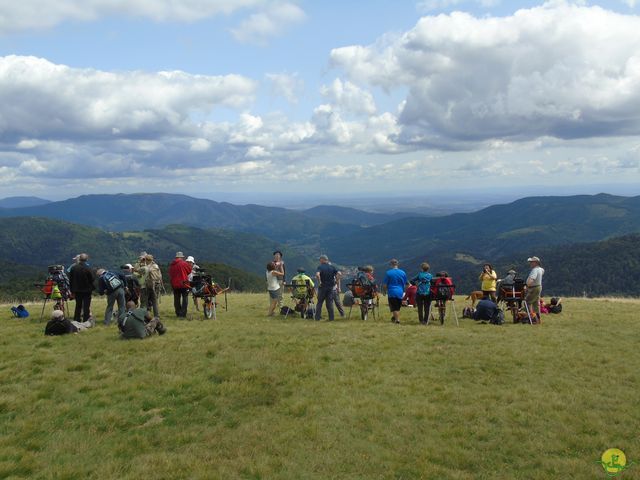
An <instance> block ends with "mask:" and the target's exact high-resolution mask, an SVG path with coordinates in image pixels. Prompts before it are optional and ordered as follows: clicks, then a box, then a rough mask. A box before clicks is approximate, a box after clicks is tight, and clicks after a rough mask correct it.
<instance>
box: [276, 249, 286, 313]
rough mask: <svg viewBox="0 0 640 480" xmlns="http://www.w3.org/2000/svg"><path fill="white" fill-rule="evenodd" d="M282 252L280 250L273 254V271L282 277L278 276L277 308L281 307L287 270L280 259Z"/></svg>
mask: <svg viewBox="0 0 640 480" xmlns="http://www.w3.org/2000/svg"><path fill="white" fill-rule="evenodd" d="M282 256H283V255H282V252H281V251H280V250H276V251H275V252H273V264H274V265H275V269H276V271H277V272H279V273H281V274H282V275H278V283H279V284H280V297H278V306H282V295H283V294H284V283H285V278H286V276H287V270H286V267H285V266H284V260H283V259H282Z"/></svg>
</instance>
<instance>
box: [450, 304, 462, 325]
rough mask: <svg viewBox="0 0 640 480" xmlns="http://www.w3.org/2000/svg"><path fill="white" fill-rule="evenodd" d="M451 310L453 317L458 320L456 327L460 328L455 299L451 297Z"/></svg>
mask: <svg viewBox="0 0 640 480" xmlns="http://www.w3.org/2000/svg"><path fill="white" fill-rule="evenodd" d="M451 308H452V309H453V316H454V317H455V319H456V326H458V327H459V326H460V323H458V312H456V304H455V299H454V298H453V297H451Z"/></svg>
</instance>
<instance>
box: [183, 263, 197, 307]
mask: <svg viewBox="0 0 640 480" xmlns="http://www.w3.org/2000/svg"><path fill="white" fill-rule="evenodd" d="M185 262H187V263H188V264H189V265H191V272H189V275H188V276H187V280H188V281H189V287H190V288H193V284H192V282H193V276H194V275H195V274H197V273H198V270H200V267H199V266H198V265H196V259H195V258H193V257H192V256H191V255H189V256H188V257H187V259H186V260H185ZM193 305H194V306H195V307H196V310H197V311H200V305H199V304H198V297H196V296H195V295H194V297H193Z"/></svg>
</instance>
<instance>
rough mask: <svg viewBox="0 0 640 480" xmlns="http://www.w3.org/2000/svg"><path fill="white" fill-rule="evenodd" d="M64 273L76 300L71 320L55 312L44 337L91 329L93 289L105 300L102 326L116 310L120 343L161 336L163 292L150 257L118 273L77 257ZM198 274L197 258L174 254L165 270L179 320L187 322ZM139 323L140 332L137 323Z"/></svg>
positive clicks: (143, 256) (142, 255) (83, 255)
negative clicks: (191, 283)
mask: <svg viewBox="0 0 640 480" xmlns="http://www.w3.org/2000/svg"><path fill="white" fill-rule="evenodd" d="M73 261H74V263H73V265H71V266H70V267H69V269H68V270H67V274H68V279H69V290H70V292H71V296H72V298H73V299H75V310H74V315H73V320H71V319H66V318H64V313H63V312H62V311H60V310H54V312H53V315H52V318H51V321H50V323H51V325H50V328H48V329H45V333H47V334H55V333H53V332H62V333H72V332H78V331H82V330H85V329H87V328H90V327H92V326H94V325H95V319H94V317H93V315H92V312H91V298H92V295H93V292H94V291H95V290H97V291H98V293H99V294H100V295H106V297H107V306H106V309H105V312H104V325H105V326H108V325H110V324H111V322H112V319H113V317H114V313H113V310H114V307H115V306H116V305H117V313H116V314H115V317H116V319H117V323H118V327H119V328H120V331H121V335H122V337H123V338H145V337H147V336H149V335H150V334H151V333H153V332H158V333H161V334H162V333H164V332H165V331H166V329H165V328H164V326H163V325H162V323H161V322H160V312H159V308H158V301H159V297H160V293H161V291H162V289H163V288H164V287H163V280H162V272H161V270H160V266H159V265H158V264H157V263H156V262H155V259H154V257H153V255H151V254H149V253H147V252H142V253H140V255H139V257H138V261H137V262H135V263H134V264H130V263H127V264H125V265H122V266H121V267H120V271H119V272H114V271H110V270H106V269H104V268H98V269H95V270H94V269H92V268H91V266H90V265H89V255H87V254H86V253H81V254H79V255H77V256H76V257H74V258H73ZM197 271H198V266H197V265H196V264H195V259H194V258H193V257H192V256H189V257H186V258H185V255H184V254H183V253H182V252H176V255H175V259H174V260H173V261H172V262H171V264H170V265H169V279H170V282H171V287H172V290H173V297H174V309H175V313H176V316H177V317H179V318H180V317H182V318H184V317H186V316H187V308H188V298H189V281H191V280H192V278H193V274H194V273H195V272H197ZM139 322H142V323H143V324H144V328H141V327H140V325H138V324H137V323H139Z"/></svg>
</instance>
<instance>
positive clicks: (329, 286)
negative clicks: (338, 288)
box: [315, 255, 342, 322]
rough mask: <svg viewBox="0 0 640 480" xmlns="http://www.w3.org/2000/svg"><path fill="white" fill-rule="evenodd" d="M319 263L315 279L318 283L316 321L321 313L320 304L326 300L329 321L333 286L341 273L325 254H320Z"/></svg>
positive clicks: (331, 318)
mask: <svg viewBox="0 0 640 480" xmlns="http://www.w3.org/2000/svg"><path fill="white" fill-rule="evenodd" d="M319 261H320V265H318V269H317V270H316V280H317V283H318V303H317V306H316V316H315V319H316V321H319V320H320V315H321V314H322V304H323V303H325V302H326V305H327V314H328V315H329V321H330V322H332V321H333V320H334V313H333V304H334V301H333V289H334V288H333V287H334V286H335V284H336V282H339V281H340V278H341V276H342V274H341V273H340V271H339V270H338V269H337V268H336V267H335V266H333V265H331V264H330V263H329V257H327V256H326V255H320V259H319Z"/></svg>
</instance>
